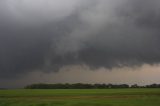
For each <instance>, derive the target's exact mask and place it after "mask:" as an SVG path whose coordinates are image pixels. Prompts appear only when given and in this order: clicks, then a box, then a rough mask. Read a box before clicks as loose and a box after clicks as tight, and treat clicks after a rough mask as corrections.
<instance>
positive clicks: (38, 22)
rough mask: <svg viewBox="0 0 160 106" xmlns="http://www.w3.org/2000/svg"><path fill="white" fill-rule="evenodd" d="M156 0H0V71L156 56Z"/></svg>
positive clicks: (8, 73)
mask: <svg viewBox="0 0 160 106" xmlns="http://www.w3.org/2000/svg"><path fill="white" fill-rule="evenodd" d="M159 4H160V2H159V0H152V1H151V0H141V1H139V0H118V1H117V0H88V1H86V0H5V1H0V23H1V24H0V76H1V77H3V78H8V77H15V76H21V75H24V73H28V72H32V71H34V70H41V71H43V72H49V71H58V70H59V68H61V67H63V66H67V65H81V64H85V65H87V66H89V67H91V68H93V69H95V68H100V67H105V68H114V67H122V66H135V65H138V66H139V65H143V64H155V63H159V61H160V47H159V41H160V37H159V28H160V13H159V10H160V8H159Z"/></svg>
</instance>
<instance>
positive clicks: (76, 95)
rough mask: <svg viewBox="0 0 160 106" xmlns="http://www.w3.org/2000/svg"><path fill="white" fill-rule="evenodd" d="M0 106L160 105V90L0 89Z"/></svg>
mask: <svg viewBox="0 0 160 106" xmlns="http://www.w3.org/2000/svg"><path fill="white" fill-rule="evenodd" d="M0 106H160V89H147V88H139V89H54V90H41V89H35V90H33V89H32V90H31V89H19V90H0Z"/></svg>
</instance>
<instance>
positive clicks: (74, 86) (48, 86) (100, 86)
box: [25, 83, 160, 89]
mask: <svg viewBox="0 0 160 106" xmlns="http://www.w3.org/2000/svg"><path fill="white" fill-rule="evenodd" d="M109 88H160V84H151V85H146V86H139V85H137V84H134V85H131V86H129V85H127V84H119V85H117V84H83V83H76V84H68V83H66V84H31V85H28V86H26V87H25V89H109Z"/></svg>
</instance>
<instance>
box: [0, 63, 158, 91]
mask: <svg viewBox="0 0 160 106" xmlns="http://www.w3.org/2000/svg"><path fill="white" fill-rule="evenodd" d="M159 75H160V64H156V65H148V64H144V65H142V66H141V67H132V68H130V67H122V68H113V69H111V70H109V69H106V68H103V67H102V68H99V69H95V70H92V69H90V68H89V67H88V66H86V65H76V66H66V67H63V68H61V70H60V71H59V72H56V73H55V72H50V73H44V72H41V71H37V72H32V73H30V74H28V75H27V76H25V77H23V78H21V79H15V80H13V81H11V80H8V81H7V80H4V81H1V82H3V83H4V82H5V84H4V85H5V86H6V87H11V88H13V87H23V86H25V85H27V84H33V83H93V84H94V83H106V84H107V83H112V84H124V83H125V84H129V85H131V84H139V85H147V84H152V83H159V82H160V77H159Z"/></svg>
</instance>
